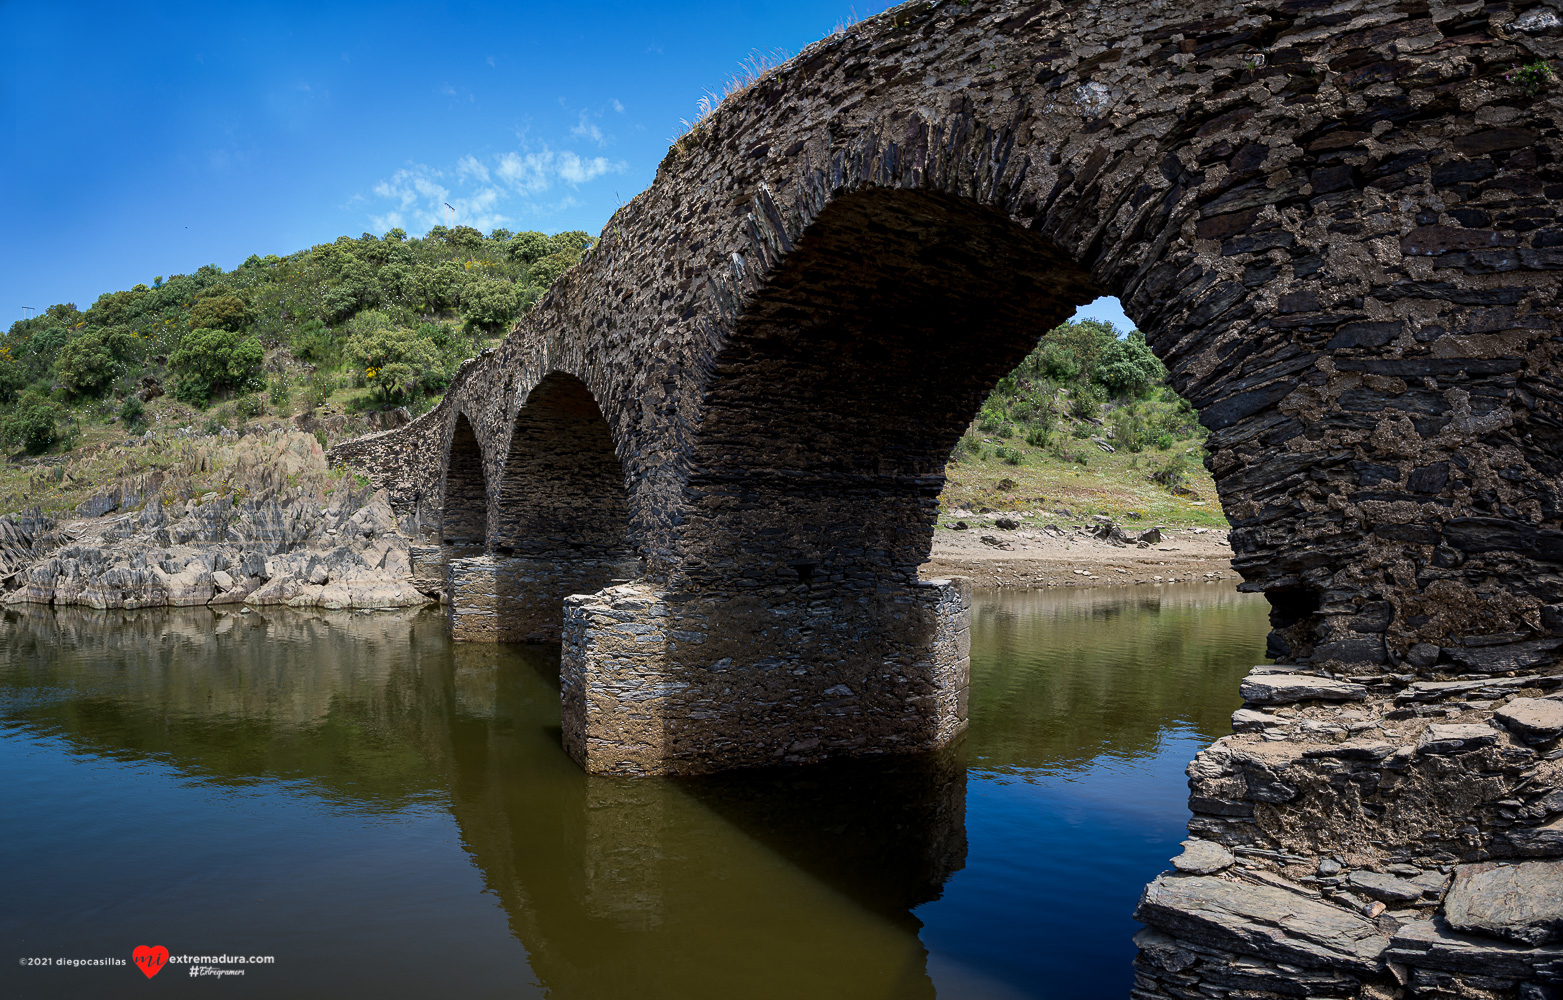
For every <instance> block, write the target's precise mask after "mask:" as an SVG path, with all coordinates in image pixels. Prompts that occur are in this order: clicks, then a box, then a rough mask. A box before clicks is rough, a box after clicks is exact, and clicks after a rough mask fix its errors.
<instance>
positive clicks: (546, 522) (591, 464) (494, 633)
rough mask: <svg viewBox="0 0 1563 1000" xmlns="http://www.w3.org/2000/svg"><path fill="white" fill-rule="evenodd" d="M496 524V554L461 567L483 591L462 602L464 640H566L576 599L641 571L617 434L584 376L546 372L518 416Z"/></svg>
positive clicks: (459, 628) (470, 585) (459, 631)
mask: <svg viewBox="0 0 1563 1000" xmlns="http://www.w3.org/2000/svg"><path fill="white" fill-rule="evenodd" d="M491 524H492V528H491V531H490V533H489V549H490V554H489V555H488V556H487V557H485V558H483V559H481V560H466V561H463V563H462V564H461V565H460V566H457V567H454V568H453V575H452V578H453V580H455V581H456V582H457V584H458V585H459V586H460V587H462V589H463V590H464V591H466V592H469V593H471V594H472V595H473V596H470V597H467V598H466V599H465V600H462V601H459V602H457V601H453V604H452V612H451V616H452V623H453V629H454V634H455V635H456V637H457V638H458V639H477V640H487V641H499V642H557V641H558V640H559V637H560V630H561V627H562V621H563V616H564V610H563V609H564V599H565V598H566V597H567V596H569V595H570V594H589V593H592V592H594V591H598V590H601V589H602V588H603V587H605V586H607V585H608V584H610V583H611V582H613V581H615V580H620V581H623V580H629V579H631V578H633V577H635V576H638V575H639V574H640V572H641V563H640V559H639V557H638V556H637V554H636V551H635V548H634V546H633V544H632V543H631V541H630V538H629V492H628V489H627V487H626V485H625V477H624V469H623V467H622V465H621V464H620V462H619V456H618V454H617V452H616V451H615V449H614V443H613V434H612V431H611V430H610V428H609V427H608V423H607V421H606V420H605V419H604V418H603V415H602V410H601V408H600V407H599V406H598V405H597V400H596V398H595V397H594V396H593V395H592V392H591V390H590V389H589V388H587V386H586V384H585V383H584V382H582V381H581V380H580V379H578V378H576V377H575V376H574V375H570V374H568V373H566V372H560V371H554V372H550V373H549V374H547V375H545V376H544V377H543V378H542V379H540V380H539V381H538V383H537V384H536V385H535V386H534V387H533V388H532V390H531V391H530V392H529V393H527V396H526V399H525V400H524V401H523V402H522V404H521V406H520V408H519V409H518V410H517V412H516V417H515V421H514V423H513V425H512V429H511V434H510V443H509V446H508V449H507V452H506V455H505V464H504V466H503V472H502V473H501V478H500V480H499V489H498V491H497V497H496V498H495V503H494V505H493V514H492V520H491ZM478 578H481V584H479V583H478V582H477V580H478ZM458 604H460V607H458V606H457V605H458Z"/></svg>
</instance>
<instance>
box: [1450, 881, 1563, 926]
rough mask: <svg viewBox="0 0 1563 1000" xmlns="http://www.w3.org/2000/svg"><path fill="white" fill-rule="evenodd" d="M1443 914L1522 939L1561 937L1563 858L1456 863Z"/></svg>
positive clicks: (1458, 923)
mask: <svg viewBox="0 0 1563 1000" xmlns="http://www.w3.org/2000/svg"><path fill="white" fill-rule="evenodd" d="M1444 919H1446V920H1448V921H1449V926H1450V927H1452V928H1454V929H1455V930H1457V931H1464V932H1466V933H1476V934H1489V935H1491V936H1493V937H1498V938H1506V939H1508V940H1510V941H1518V942H1520V943H1521V944H1528V945H1538V944H1548V943H1550V942H1553V941H1557V940H1559V939H1560V938H1563V861H1522V862H1520V863H1519V864H1515V865H1498V864H1494V863H1492V862H1483V863H1481V864H1474V865H1461V866H1459V867H1458V868H1456V869H1455V874H1454V884H1453V885H1451V886H1450V887H1449V895H1448V896H1447V897H1446V898H1445V899H1444Z"/></svg>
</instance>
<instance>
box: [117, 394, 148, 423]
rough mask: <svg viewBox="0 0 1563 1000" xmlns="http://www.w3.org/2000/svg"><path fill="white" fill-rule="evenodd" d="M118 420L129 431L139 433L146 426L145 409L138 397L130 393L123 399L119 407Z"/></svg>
mask: <svg viewBox="0 0 1563 1000" xmlns="http://www.w3.org/2000/svg"><path fill="white" fill-rule="evenodd" d="M119 419H120V420H121V421H122V422H123V423H124V425H125V429H126V430H129V431H139V430H141V429H142V428H144V427H145V426H146V424H147V408H146V404H145V403H143V402H141V397H140V396H138V395H136V394H135V393H131V394H130V395H128V396H126V397H125V401H124V402H123V403H121V404H120V407H119Z"/></svg>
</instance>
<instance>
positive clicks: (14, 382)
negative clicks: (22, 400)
mask: <svg viewBox="0 0 1563 1000" xmlns="http://www.w3.org/2000/svg"><path fill="white" fill-rule="evenodd" d="M27 382H28V379H27V369H26V368H25V367H23V365H22V363H21V362H20V361H17V360H16V359H15V358H13V357H11V351H10V349H9V348H6V347H0V404H4V403H10V402H12V401H13V400H15V399H16V394H17V393H19V392H21V391H22V387H23V386H25V385H26V384H27Z"/></svg>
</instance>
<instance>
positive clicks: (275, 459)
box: [0, 433, 440, 608]
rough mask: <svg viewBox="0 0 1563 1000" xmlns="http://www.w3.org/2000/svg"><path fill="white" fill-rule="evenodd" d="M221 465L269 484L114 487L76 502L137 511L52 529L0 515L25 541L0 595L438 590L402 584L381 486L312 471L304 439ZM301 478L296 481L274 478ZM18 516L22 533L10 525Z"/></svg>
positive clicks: (385, 596) (242, 450) (198, 597)
mask: <svg viewBox="0 0 1563 1000" xmlns="http://www.w3.org/2000/svg"><path fill="white" fill-rule="evenodd" d="M235 459H236V467H237V469H236V471H237V474H238V475H240V476H241V477H244V478H246V479H248V480H250V481H273V482H277V483H280V484H281V485H279V486H277V487H275V488H272V489H269V490H265V491H263V492H261V493H259V494H251V493H248V492H247V491H246V490H244V489H242V488H239V489H233V490H229V491H227V492H223V493H217V492H210V493H207V494H205V495H203V496H201V497H199V498H191V499H188V500H185V501H183V502H179V501H176V500H173V499H172V498H171V497H169V496H167V495H165V494H158V493H154V494H153V495H152V496H151V497H150V498H145V499H142V498H139V497H137V496H136V490H135V489H133V488H127V487H125V486H124V484H115V485H113V486H110V487H108V488H106V489H105V490H103V491H101V492H100V493H99V494H98V495H97V496H96V497H95V498H94V500H93V501H91V502H90V503H91V507H90V509H102V508H103V507H104V506H105V505H110V504H112V505H111V506H109V509H111V510H112V509H116V508H118V507H120V506H121V505H122V504H124V503H126V502H127V501H131V502H134V501H136V500H140V502H141V503H142V504H143V506H141V507H140V509H139V510H132V511H128V512H126V513H123V514H120V515H119V516H116V517H98V518H89V519H85V520H81V521H77V522H73V523H72V524H71V525H70V526H69V527H68V529H67V530H66V531H63V532H62V531H57V530H54V529H53V526H52V523H50V524H49V525H48V526H47V527H44V526H43V525H42V523H41V522H39V521H38V520H37V519H34V520H33V521H31V522H18V521H15V520H13V519H4V520H0V538H4V539H7V540H9V539H11V538H13V537H16V538H24V539H26V547H22V546H21V544H20V543H18V544H17V545H15V546H8V547H6V548H4V549H3V550H0V551H3V554H4V558H5V559H6V560H7V564H8V565H7V569H8V572H5V573H4V574H3V575H0V581H3V584H4V586H5V590H4V591H3V594H0V600H3V601H4V603H7V604H22V603H31V604H54V605H80V606H84V607H91V608H147V607H165V606H166V607H185V606H192V605H202V604H239V603H243V604H251V605H262V604H286V605H289V606H292V607H320V608H395V607H410V606H414V605H418V604H425V603H428V602H429V601H430V600H431V599H437V598H438V595H439V592H440V590H439V588H440V581H439V580H438V579H434V580H431V579H430V577H429V574H428V573H427V572H425V573H424V574H423V575H422V576H421V577H419V578H416V579H415V578H414V572H413V565H412V542H411V539H410V537H409V536H410V533H411V532H410V528H411V526H410V525H406V524H404V523H403V521H402V519H399V518H398V517H397V516H396V515H395V514H394V513H393V512H392V510H391V508H390V505H389V503H388V502H387V500H386V495H385V493H384V491H376V492H370V491H369V490H367V489H363V488H360V487H357V486H356V484H355V483H354V482H353V480H352V479H350V478H347V477H343V476H338V478H336V479H334V480H333V479H332V478H331V477H330V476H327V475H324V473H325V472H326V469H325V463H324V456H323V454H322V452H321V448H320V445H319V443H318V442H316V441H315V439H314V438H313V437H311V436H309V435H305V434H299V433H284V434H280V435H270V436H264V437H258V438H256V439H254V440H253V441H252V442H251V443H249V444H248V445H247V446H243V445H241V446H240V447H239V448H238V449H237V454H236V456H235ZM306 474H314V475H306ZM301 476H303V477H304V478H305V479H307V480H308V485H307V486H306V485H303V484H300V485H297V486H292V487H290V486H288V485H287V484H288V482H289V480H290V479H293V480H298V479H299V478H300V477H301ZM83 506H84V507H87V506H88V505H86V504H84V505H83ZM21 524H29V525H32V527H30V528H28V529H27V530H26V531H25V532H24V531H23V529H22V528H21V527H18V525H21ZM404 528H407V529H409V530H407V531H404V530H403V529H404ZM13 553H15V554H14V555H13ZM13 560H14V562H15V565H10V564H11V562H12V561H13Z"/></svg>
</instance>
